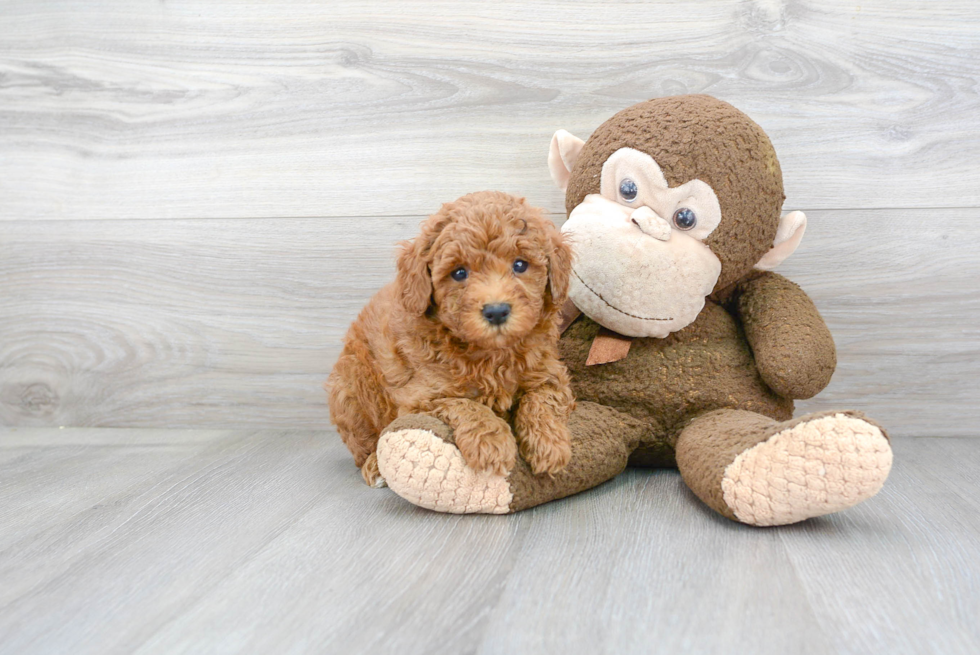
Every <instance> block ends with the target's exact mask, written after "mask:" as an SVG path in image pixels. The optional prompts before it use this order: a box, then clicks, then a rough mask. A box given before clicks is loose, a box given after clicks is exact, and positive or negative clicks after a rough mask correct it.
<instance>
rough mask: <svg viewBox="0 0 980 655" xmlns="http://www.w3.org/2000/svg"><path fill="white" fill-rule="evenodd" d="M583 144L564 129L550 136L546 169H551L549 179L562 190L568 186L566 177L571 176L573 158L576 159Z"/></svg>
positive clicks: (573, 164)
mask: <svg viewBox="0 0 980 655" xmlns="http://www.w3.org/2000/svg"><path fill="white" fill-rule="evenodd" d="M584 145H585V141H583V140H582V139H580V138H578V137H577V136H575V135H574V134H572V133H570V132H566V131H565V130H558V131H557V132H555V135H554V136H553V137H551V148H550V149H549V150H548V169H549V170H550V171H551V179H552V180H554V181H555V184H557V185H558V188H559V189H561V190H562V191H564V190H565V189H566V188H567V187H568V178H569V177H571V174H572V168H573V167H574V166H575V160H576V159H578V155H579V153H580V152H582V146H584Z"/></svg>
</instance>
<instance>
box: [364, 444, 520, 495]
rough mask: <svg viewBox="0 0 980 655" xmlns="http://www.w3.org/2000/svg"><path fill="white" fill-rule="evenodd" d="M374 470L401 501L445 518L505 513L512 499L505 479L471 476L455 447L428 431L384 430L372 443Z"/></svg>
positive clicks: (488, 474) (494, 476) (488, 475)
mask: <svg viewBox="0 0 980 655" xmlns="http://www.w3.org/2000/svg"><path fill="white" fill-rule="evenodd" d="M378 469H379V470H380V472H381V474H382V476H383V477H384V479H385V481H386V482H387V484H388V486H389V487H390V488H391V490H392V491H394V492H395V493H397V494H398V495H399V496H401V497H402V498H404V499H405V500H407V501H409V502H410V503H413V504H415V505H418V506H420V507H425V508H427V509H431V510H435V511H437V512H447V513H451V514H506V513H508V512H509V511H510V503H511V501H512V500H513V495H512V494H511V492H510V485H509V484H508V482H507V479H506V477H505V476H501V475H495V474H493V473H477V472H475V471H474V470H473V469H471V468H469V467H468V466H466V462H465V460H463V456H462V455H461V454H460V452H459V450H458V449H457V448H456V446H455V445H453V444H451V443H447V442H445V441H443V440H442V439H440V438H439V437H438V436H436V435H435V434H433V433H432V432H430V431H428V430H421V429H409V430H396V431H392V432H387V433H385V434H383V435H382V436H381V439H380V441H379V442H378Z"/></svg>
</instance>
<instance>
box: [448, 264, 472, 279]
mask: <svg viewBox="0 0 980 655" xmlns="http://www.w3.org/2000/svg"><path fill="white" fill-rule="evenodd" d="M467 275H468V273H467V272H466V268H465V267H463V266H460V267H459V268H457V269H456V270H455V271H453V272H452V273H450V274H449V277H451V278H452V279H454V280H456V281H457V282H462V281H463V280H465V279H466V276H467Z"/></svg>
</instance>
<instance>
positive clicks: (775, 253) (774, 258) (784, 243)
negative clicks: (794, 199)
mask: <svg viewBox="0 0 980 655" xmlns="http://www.w3.org/2000/svg"><path fill="white" fill-rule="evenodd" d="M805 231H806V214H804V213H803V212H790V213H788V214H786V215H785V216H783V217H782V218H781V219H779V227H778V228H777V229H776V238H775V239H773V241H772V248H770V249H769V252H767V253H766V254H764V255H763V256H762V259H760V260H759V263H758V264H756V265H755V268H756V269H757V270H760V271H771V270H772V269H774V268H776V267H777V266H779V265H780V264H782V263H783V260H785V259H786V258H787V257H789V256H790V255H792V254H793V253H794V252H795V251H796V247H797V246H799V245H800V241H801V240H802V239H803V233H804V232H805Z"/></svg>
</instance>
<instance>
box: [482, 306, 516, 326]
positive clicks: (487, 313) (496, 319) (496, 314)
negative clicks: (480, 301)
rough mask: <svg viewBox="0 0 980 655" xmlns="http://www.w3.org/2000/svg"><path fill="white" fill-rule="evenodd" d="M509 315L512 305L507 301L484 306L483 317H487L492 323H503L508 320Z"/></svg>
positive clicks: (488, 321)
mask: <svg viewBox="0 0 980 655" xmlns="http://www.w3.org/2000/svg"><path fill="white" fill-rule="evenodd" d="M508 316H510V305H509V304H507V303H505V302H498V303H496V304H493V305H484V306H483V318H485V319H487V323H489V324H490V325H502V324H503V323H506V322H507V317H508Z"/></svg>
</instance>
